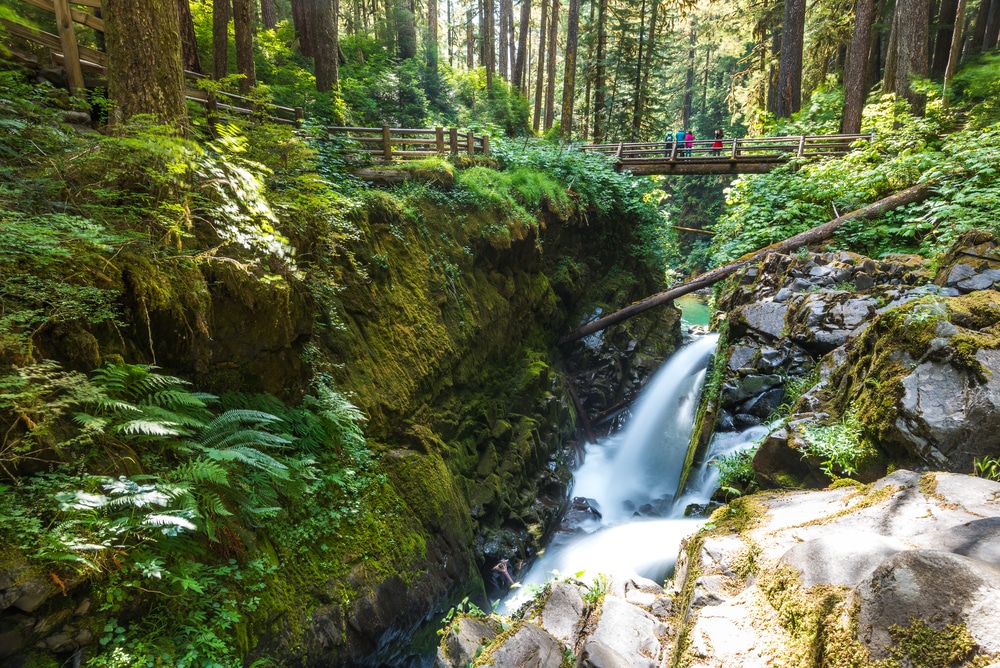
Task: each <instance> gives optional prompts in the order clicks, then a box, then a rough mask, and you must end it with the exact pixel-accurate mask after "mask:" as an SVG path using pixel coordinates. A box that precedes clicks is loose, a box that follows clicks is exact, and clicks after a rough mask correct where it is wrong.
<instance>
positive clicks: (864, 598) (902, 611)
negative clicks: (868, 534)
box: [858, 550, 1000, 659]
mask: <svg viewBox="0 0 1000 668" xmlns="http://www.w3.org/2000/svg"><path fill="white" fill-rule="evenodd" d="M858 595H859V600H860V612H859V616H858V624H859V630H860V637H861V640H862V641H863V642H864V643H865V644H866V645H867V646H868V649H869V651H870V652H871V654H872V658H874V659H885V658H888V657H889V648H890V647H891V646H892V645H893V644H894V643H893V639H892V637H891V636H890V633H889V628H890V627H892V626H899V627H902V628H908V627H910V626H911V624H912V623H913V622H914V620H920V621H923V622H924V623H926V624H927V625H929V626H931V627H932V628H936V629H940V628H943V627H944V626H945V625H948V624H964V625H965V627H966V629H967V630H968V632H969V634H970V635H971V636H972V638H973V639H974V640H975V642H976V644H977V645H978V648H979V649H981V650H983V651H986V652H991V653H992V652H997V651H1000V635H998V634H997V633H996V629H997V628H1000V568H997V567H996V566H993V565H992V564H987V563H985V562H982V561H978V560H975V559H970V558H968V557H963V556H961V555H957V554H952V553H949V552H938V551H934V550H909V551H906V552H900V553H898V554H896V555H893V556H891V557H889V558H888V559H886V560H885V561H884V562H883V563H882V564H881V565H880V566H879V567H878V568H877V569H876V570H875V572H874V574H873V575H872V576H871V578H869V579H868V580H867V581H866V582H865V583H863V584H862V585H861V586H860V587H859V588H858Z"/></svg>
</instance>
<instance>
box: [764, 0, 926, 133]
mask: <svg viewBox="0 0 1000 668" xmlns="http://www.w3.org/2000/svg"><path fill="white" fill-rule="evenodd" d="M925 1H926V0H925ZM805 25H806V1H805V0H785V13H784V17H783V19H782V21H781V62H780V64H779V65H778V109H777V115H778V118H783V117H786V116H791V115H792V114H794V113H795V112H796V111H798V110H799V107H800V106H801V104H802V41H803V38H804V36H805Z"/></svg>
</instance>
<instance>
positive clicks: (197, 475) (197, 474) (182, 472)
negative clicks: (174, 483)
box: [174, 459, 229, 487]
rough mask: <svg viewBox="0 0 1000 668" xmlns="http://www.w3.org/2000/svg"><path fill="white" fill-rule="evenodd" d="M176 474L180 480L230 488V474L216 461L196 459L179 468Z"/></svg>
mask: <svg viewBox="0 0 1000 668" xmlns="http://www.w3.org/2000/svg"><path fill="white" fill-rule="evenodd" d="M174 474H175V475H176V476H177V477H178V478H179V479H180V480H186V481H190V482H193V483H197V484H200V483H211V484H213V485H219V486H222V487H228V486H229V474H228V472H227V471H226V469H225V467H223V466H222V465H221V464H219V463H218V462H215V461H210V460H207V459H195V460H194V461H190V462H188V463H187V464H184V465H183V466H180V467H178V468H177V469H176V470H175V472H174Z"/></svg>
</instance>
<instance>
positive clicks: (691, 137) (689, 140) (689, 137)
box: [684, 130, 694, 158]
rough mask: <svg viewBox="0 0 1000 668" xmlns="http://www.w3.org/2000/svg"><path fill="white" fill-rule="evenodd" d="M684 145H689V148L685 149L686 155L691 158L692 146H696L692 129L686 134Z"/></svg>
mask: <svg viewBox="0 0 1000 668" xmlns="http://www.w3.org/2000/svg"><path fill="white" fill-rule="evenodd" d="M684 146H685V147H687V150H686V151H684V155H686V156H687V157H689V158H690V157H691V147H693V146H694V133H693V132H691V131H690V130H688V131H687V134H686V135H684Z"/></svg>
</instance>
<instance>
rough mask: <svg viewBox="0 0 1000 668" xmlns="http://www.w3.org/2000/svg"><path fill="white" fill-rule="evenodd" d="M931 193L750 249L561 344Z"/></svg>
mask: <svg viewBox="0 0 1000 668" xmlns="http://www.w3.org/2000/svg"><path fill="white" fill-rule="evenodd" d="M930 193H931V183H921V184H918V185H915V186H913V187H912V188H907V189H906V190H901V191H900V192H898V193H895V194H894V195H890V196H889V197H886V198H885V199H880V200H879V201H877V202H874V203H872V204H869V205H868V206H863V207H861V208H860V209H858V210H856V211H852V212H850V213H845V214H844V215H842V216H840V217H839V218H835V219H833V220H831V221H829V222H826V223H823V224H822V225H818V226H816V227H814V228H812V229H810V230H806V231H805V232H802V233H800V234H796V235H795V236H794V237H789V238H787V239H785V240H784V241H779V242H777V243H773V244H771V245H770V246H765V247H764V248H761V249H760V250H756V251H753V252H752V253H747V254H746V255H744V256H743V257H741V258H739V259H737V260H734V261H732V262H730V263H729V264H724V265H722V266H721V267H718V268H716V269H713V270H711V271H706V272H705V273H704V274H701V275H700V276H696V277H694V278H692V279H691V280H690V281H687V282H685V283H681V284H680V285H677V286H674V287H672V288H670V289H669V290H665V291H664V292H658V293H657V294H655V295H653V296H652V297H647V298H646V299H643V300H642V301H638V302H635V303H634V304H631V305H630V306H626V307H625V308H623V309H621V310H619V311H615V312H614V313H611V314H609V315H606V316H604V317H603V318H600V319H599V320H594V321H593V322H589V323H587V324H586V325H584V326H583V327H580V328H579V329H577V330H574V331H572V332H570V333H569V334H567V335H566V336H564V337H562V338H561V339H559V345H562V344H564V343H569V342H571V341H576V340H577V339H581V338H583V337H585V336H587V335H588V334H593V333H594V332H599V331H601V330H602V329H605V328H607V327H610V326H611V325H614V324H616V323H619V322H621V321H622V320H627V319H629V318H631V317H633V316H636V315H639V314H640V313H643V312H645V311H648V310H649V309H651V308H653V307H654V306H659V305H660V304H664V303H666V302H670V301H673V300H674V299H676V298H677V297H681V296H683V295H686V294H688V293H690V292H694V291H695V290H700V289H701V288H705V287H708V286H710V285H713V284H714V283H717V282H718V281H721V280H722V279H723V278H726V277H727V276H729V275H730V274H733V273H735V272H736V271H738V270H740V269H742V268H743V267H745V266H747V265H749V264H753V263H755V262H757V261H758V260H760V259H762V258H763V257H764V256H765V255H767V254H768V253H787V252H789V251H793V250H795V249H796V248H799V247H800V246H807V245H809V244H814V243H818V242H820V241H826V240H827V239H829V238H830V237H832V236H833V233H834V232H836V231H837V228H839V227H840V226H841V225H843V224H844V223H846V222H848V221H851V220H854V219H856V218H876V217H878V216H881V215H882V214H884V213H885V212H887V211H891V210H893V209H896V208H898V207H901V206H903V205H905V204H912V203H914V202H922V201H923V200H925V199H927V198H928V197H929V196H930Z"/></svg>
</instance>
